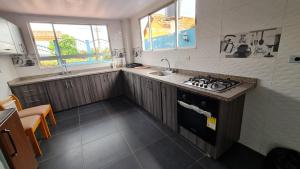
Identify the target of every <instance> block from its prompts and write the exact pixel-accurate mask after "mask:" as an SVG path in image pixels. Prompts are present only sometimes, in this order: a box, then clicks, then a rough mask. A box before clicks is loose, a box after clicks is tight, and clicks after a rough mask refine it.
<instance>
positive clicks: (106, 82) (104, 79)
mask: <svg viewBox="0 0 300 169" xmlns="http://www.w3.org/2000/svg"><path fill="white" fill-rule="evenodd" d="M100 78H101V83H102V89H103V96H104V99H108V98H110V95H111V87H110V79H109V78H108V74H107V73H104V74H100Z"/></svg>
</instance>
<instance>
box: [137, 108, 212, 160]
mask: <svg viewBox="0 0 300 169" xmlns="http://www.w3.org/2000/svg"><path fill="white" fill-rule="evenodd" d="M139 112H140V111H139ZM140 113H143V112H140ZM145 119H146V118H145ZM146 120H148V121H150V122H151V124H152V125H153V126H154V127H155V128H157V129H158V130H160V131H161V132H162V133H163V134H164V135H165V136H166V137H167V138H169V139H170V140H171V141H172V142H173V143H175V144H176V145H177V147H179V148H180V149H181V150H182V151H184V152H185V153H186V154H187V155H188V156H189V157H191V158H192V159H195V158H194V157H192V156H191V155H190V153H188V152H186V151H185V150H184V148H183V147H182V146H180V145H179V144H178V143H177V142H176V141H175V140H174V139H173V138H172V137H170V135H168V134H167V133H165V131H163V130H162V129H161V128H160V127H158V126H157V125H156V124H155V123H154V122H153V121H152V120H149V119H146ZM172 132H173V131H172ZM174 134H179V133H174ZM187 144H190V143H187ZM190 145H191V144H190ZM191 146H193V147H194V145H191ZM195 148H196V147H195ZM196 150H197V151H199V152H200V153H202V154H203V155H204V157H205V156H207V154H206V153H205V152H203V151H201V150H200V149H199V150H198V149H196Z"/></svg>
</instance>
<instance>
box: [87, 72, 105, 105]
mask: <svg viewBox="0 0 300 169" xmlns="http://www.w3.org/2000/svg"><path fill="white" fill-rule="evenodd" d="M101 77H102V76H101V74H95V75H91V76H89V77H88V81H90V87H89V90H90V91H89V93H90V96H91V99H92V102H98V101H100V100H103V99H104V92H103V87H102V80H101Z"/></svg>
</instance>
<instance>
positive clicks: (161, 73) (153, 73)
mask: <svg viewBox="0 0 300 169" xmlns="http://www.w3.org/2000/svg"><path fill="white" fill-rule="evenodd" d="M172 73H173V72H172V71H157V72H151V73H149V74H151V75H156V76H169V75H171V74H172Z"/></svg>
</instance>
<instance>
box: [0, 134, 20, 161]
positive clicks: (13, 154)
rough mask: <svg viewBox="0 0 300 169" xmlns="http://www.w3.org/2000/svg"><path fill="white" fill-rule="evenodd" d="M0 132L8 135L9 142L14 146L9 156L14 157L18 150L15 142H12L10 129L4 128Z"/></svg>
mask: <svg viewBox="0 0 300 169" xmlns="http://www.w3.org/2000/svg"><path fill="white" fill-rule="evenodd" d="M1 133H6V134H7V135H8V138H9V140H10V143H11V145H12V146H13V148H14V153H12V154H11V155H10V156H12V157H15V156H16V155H18V150H17V147H16V144H15V142H14V140H13V138H12V136H11V131H10V130H8V129H4V130H2V131H1Z"/></svg>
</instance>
